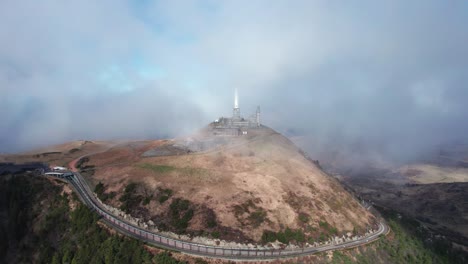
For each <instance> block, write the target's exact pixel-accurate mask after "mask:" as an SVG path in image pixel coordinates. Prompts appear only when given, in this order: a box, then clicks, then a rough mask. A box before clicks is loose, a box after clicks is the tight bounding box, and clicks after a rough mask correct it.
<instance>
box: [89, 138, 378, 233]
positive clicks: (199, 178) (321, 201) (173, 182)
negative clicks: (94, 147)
mask: <svg viewBox="0 0 468 264" xmlns="http://www.w3.org/2000/svg"><path fill="white" fill-rule="evenodd" d="M165 143H167V142H163V141H148V142H144V143H141V144H139V145H138V146H133V147H130V146H128V145H120V146H119V147H116V148H112V149H110V150H109V151H107V152H104V153H100V154H97V155H93V156H91V157H90V162H89V164H92V165H95V166H96V168H97V170H96V173H95V175H94V176H93V181H94V182H97V181H102V182H104V183H105V184H106V185H108V190H109V191H117V192H118V191H120V190H121V189H122V188H123V187H124V186H125V185H126V184H127V183H128V182H129V181H132V182H139V183H142V184H144V185H145V186H146V188H148V189H149V190H153V191H156V190H157V188H158V187H160V188H168V189H171V190H173V191H174V196H175V197H181V198H184V199H188V200H190V201H191V202H192V203H194V204H198V205H204V206H206V207H207V208H209V209H211V210H213V211H214V212H215V213H216V218H217V220H218V222H219V225H221V226H226V227H230V228H233V229H238V230H241V231H242V232H243V233H244V234H245V235H246V236H247V237H249V238H251V239H254V240H259V239H260V237H261V235H262V233H263V230H266V229H269V230H275V231H279V230H281V229H282V228H286V227H289V228H293V229H295V228H301V226H303V223H302V222H301V221H300V220H299V214H301V213H302V214H307V215H309V216H310V217H309V220H308V225H310V226H318V223H319V221H320V220H323V219H326V220H327V222H328V223H330V224H331V225H332V226H334V227H336V228H337V229H338V231H341V232H344V231H351V230H353V228H362V229H365V226H366V225H370V223H371V222H372V218H373V217H372V216H371V215H370V214H369V213H368V212H367V211H366V210H364V209H363V208H362V207H361V206H359V204H358V202H357V201H356V200H355V199H354V198H353V197H352V196H351V195H350V194H349V193H347V192H346V191H345V190H344V189H343V188H342V187H341V185H339V184H338V183H337V182H336V181H335V180H333V179H331V177H329V176H328V175H326V174H325V173H324V172H323V171H321V170H320V169H319V168H317V167H316V166H315V165H314V164H313V163H311V162H310V161H309V160H307V159H306V158H305V157H304V156H303V155H302V154H301V153H300V152H299V149H298V148H297V147H295V146H294V144H292V143H291V142H290V141H289V140H288V139H286V138H285V137H283V136H281V135H279V134H277V133H271V132H269V133H267V134H265V135H261V136H257V137H255V138H252V139H251V141H245V142H236V143H235V144H234V143H233V144H232V145H231V146H228V147H222V148H219V149H217V150H212V151H208V152H206V153H198V154H191V155H180V156H170V157H150V158H142V157H141V153H143V151H144V150H147V149H150V148H151V147H155V146H158V145H160V144H165ZM292 196H294V199H296V200H295V201H294V199H291V197H292ZM251 200H252V201H256V203H255V208H257V209H256V210H258V211H259V212H261V213H258V212H257V213H256V214H254V215H253V216H250V215H249V214H246V215H244V216H242V217H239V215H237V216H236V213H235V208H238V206H239V205H242V204H244V203H246V202H248V201H251ZM147 207H148V210H149V212H152V213H153V214H154V215H157V214H160V213H162V212H163V211H164V210H165V208H164V206H161V205H160V204H158V203H153V202H152V203H150V204H149V205H148V206H147ZM263 212H264V213H263ZM250 214H252V213H250ZM257 216H258V217H257ZM260 216H262V218H264V220H263V221H260V220H258V221H253V220H252V219H254V218H259V217H260ZM249 217H251V218H249ZM249 219H250V220H251V221H250V220H249ZM195 222H197V221H195V220H194V221H193V223H192V224H193V225H192V226H191V227H190V228H200V226H199V223H198V224H196V223H195Z"/></svg>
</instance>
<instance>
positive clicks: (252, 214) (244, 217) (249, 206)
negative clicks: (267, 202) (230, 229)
mask: <svg viewBox="0 0 468 264" xmlns="http://www.w3.org/2000/svg"><path fill="white" fill-rule="evenodd" d="M256 202H260V199H256V200H252V199H250V200H247V201H245V202H244V203H242V204H237V205H234V208H233V209H234V215H235V216H236V218H237V220H238V221H239V222H240V223H242V224H243V225H252V226H254V227H259V226H260V225H261V224H262V223H263V222H265V221H269V220H268V218H267V212H266V211H265V210H264V209H263V208H261V207H258V206H257V205H256V204H255V203H256Z"/></svg>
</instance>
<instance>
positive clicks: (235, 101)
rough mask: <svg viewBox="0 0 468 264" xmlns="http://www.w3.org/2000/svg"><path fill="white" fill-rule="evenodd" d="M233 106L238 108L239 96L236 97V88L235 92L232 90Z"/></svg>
mask: <svg viewBox="0 0 468 264" xmlns="http://www.w3.org/2000/svg"><path fill="white" fill-rule="evenodd" d="M234 108H236V109H237V108H239V98H238V95H237V88H236V89H235V92H234Z"/></svg>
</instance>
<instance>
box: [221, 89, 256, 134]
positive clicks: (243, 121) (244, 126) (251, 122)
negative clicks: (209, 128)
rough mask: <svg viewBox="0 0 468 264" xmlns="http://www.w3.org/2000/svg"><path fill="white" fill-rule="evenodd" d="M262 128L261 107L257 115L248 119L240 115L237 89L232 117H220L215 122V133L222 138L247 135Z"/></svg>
mask: <svg viewBox="0 0 468 264" xmlns="http://www.w3.org/2000/svg"><path fill="white" fill-rule="evenodd" d="M260 127H261V124H260V106H258V107H257V111H256V113H255V114H253V115H251V116H250V117H248V118H243V117H242V116H241V113H240V108H239V98H238V95H237V89H236V90H235V94H234V109H233V110H232V117H220V118H219V119H218V120H215V122H213V132H214V134H215V135H220V136H223V135H224V136H226V135H229V136H239V135H247V134H248V130H249V129H255V128H260Z"/></svg>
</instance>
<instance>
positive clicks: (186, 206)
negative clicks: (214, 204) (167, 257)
mask: <svg viewBox="0 0 468 264" xmlns="http://www.w3.org/2000/svg"><path fill="white" fill-rule="evenodd" d="M190 207H191V204H190V201H188V200H185V199H180V198H176V199H174V200H173V201H172V203H171V205H170V206H169V210H170V211H169V216H170V223H171V225H172V227H174V228H175V230H176V232H178V233H184V232H185V231H186V229H187V227H188V223H189V222H190V220H192V217H193V209H192V208H190Z"/></svg>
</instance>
